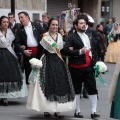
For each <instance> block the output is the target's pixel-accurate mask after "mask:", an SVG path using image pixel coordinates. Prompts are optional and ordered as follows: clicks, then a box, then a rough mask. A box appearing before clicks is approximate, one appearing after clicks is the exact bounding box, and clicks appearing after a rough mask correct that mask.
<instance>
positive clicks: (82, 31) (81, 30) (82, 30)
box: [77, 28, 86, 33]
mask: <svg viewBox="0 0 120 120" xmlns="http://www.w3.org/2000/svg"><path fill="white" fill-rule="evenodd" d="M77 30H78V31H79V32H81V33H84V32H85V31H86V30H84V29H79V28H78V29H77Z"/></svg>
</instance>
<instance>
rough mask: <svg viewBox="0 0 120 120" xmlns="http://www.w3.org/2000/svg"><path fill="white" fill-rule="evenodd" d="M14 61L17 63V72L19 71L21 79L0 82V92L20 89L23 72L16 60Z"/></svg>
mask: <svg viewBox="0 0 120 120" xmlns="http://www.w3.org/2000/svg"><path fill="white" fill-rule="evenodd" d="M16 62H17V65H18V72H19V73H20V76H21V80H19V81H18V82H0V93H10V92H18V91H20V90H21V89H22V85H23V73H22V70H21V67H20V65H19V63H18V61H17V60H16Z"/></svg>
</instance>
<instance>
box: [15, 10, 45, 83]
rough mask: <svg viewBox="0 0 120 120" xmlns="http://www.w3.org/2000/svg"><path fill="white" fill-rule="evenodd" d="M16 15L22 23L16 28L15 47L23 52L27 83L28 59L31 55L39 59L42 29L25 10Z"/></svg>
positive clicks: (41, 49)
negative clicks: (22, 46) (31, 19)
mask: <svg viewBox="0 0 120 120" xmlns="http://www.w3.org/2000/svg"><path fill="white" fill-rule="evenodd" d="M18 17H19V20H20V23H21V24H22V25H21V26H20V27H19V28H18V30H17V33H16V38H15V45H16V49H18V50H20V51H21V53H22V54H23V59H24V62H23V64H24V68H25V75H26V84H29V82H28V77H29V74H30V72H31V66H30V63H29V60H30V59H31V58H33V57H35V58H38V59H40V57H41V56H42V54H43V48H42V46H41V45H40V44H39V42H40V40H41V38H42V36H41V35H42V34H43V33H44V30H43V28H42V26H41V25H40V24H39V23H33V22H31V21H30V17H29V15H28V13H27V12H24V11H23V12H20V13H18ZM21 45H24V46H25V49H24V48H21Z"/></svg>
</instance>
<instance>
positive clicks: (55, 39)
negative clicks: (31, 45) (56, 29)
mask: <svg viewBox="0 0 120 120" xmlns="http://www.w3.org/2000/svg"><path fill="white" fill-rule="evenodd" d="M49 35H50V36H51V38H52V39H53V40H54V41H55V42H57V38H58V34H57V33H56V38H54V37H53V36H52V35H51V34H50V33H49Z"/></svg>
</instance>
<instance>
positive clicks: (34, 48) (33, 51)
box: [28, 47, 38, 55]
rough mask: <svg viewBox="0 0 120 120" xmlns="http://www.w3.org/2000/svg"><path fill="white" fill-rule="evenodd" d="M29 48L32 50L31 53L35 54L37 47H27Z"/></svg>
mask: <svg viewBox="0 0 120 120" xmlns="http://www.w3.org/2000/svg"><path fill="white" fill-rule="evenodd" d="M28 49H29V50H32V55H36V54H37V51H38V47H28Z"/></svg>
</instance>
